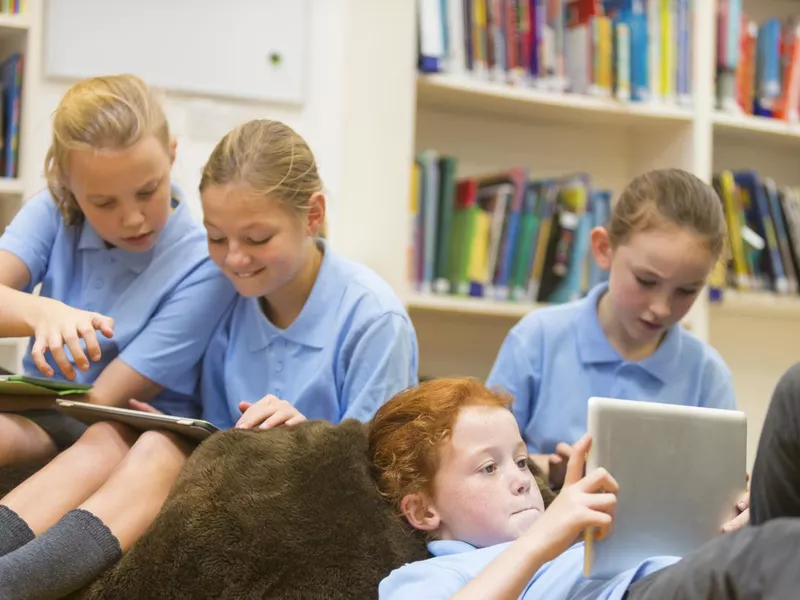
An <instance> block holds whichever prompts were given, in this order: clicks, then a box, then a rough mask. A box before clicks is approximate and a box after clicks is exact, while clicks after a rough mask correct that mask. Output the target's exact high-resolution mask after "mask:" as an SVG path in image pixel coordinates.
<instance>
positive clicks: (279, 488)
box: [74, 420, 428, 600]
mask: <svg viewBox="0 0 800 600" xmlns="http://www.w3.org/2000/svg"><path fill="white" fill-rule="evenodd" d="M366 451H367V440H366V429H365V426H364V425H362V424H361V423H359V422H357V421H352V420H349V421H345V422H343V423H341V424H340V425H336V426H334V425H331V424H329V423H325V422H323V421H310V422H306V423H303V424H301V425H298V426H296V427H292V428H278V429H275V430H270V431H241V430H233V431H227V432H224V433H219V434H216V435H215V436H213V437H211V438H209V439H208V440H207V441H206V442H205V443H203V444H202V445H200V447H198V449H197V450H196V451H195V452H194V454H193V455H192V457H191V459H190V460H189V462H188V463H187V465H186V468H185V469H184V471H183V473H182V474H181V477H180V478H179V480H178V481H177V482H176V484H175V487H174V488H173V490H172V493H171V494H170V497H169V498H168V499H167V502H166V504H165V505H164V508H163V510H162V511H161V513H160V514H159V516H158V518H157V519H156V521H155V522H154V523H153V525H152V526H151V527H150V529H149V530H148V531H147V532H146V534H145V535H144V537H143V538H142V539H141V540H140V541H139V542H138V543H137V544H136V545H135V546H134V547H133V548H132V549H131V551H130V552H128V554H126V555H125V556H124V557H123V558H122V560H121V561H120V562H119V563H118V564H117V565H116V566H114V567H113V568H111V569H110V570H109V571H107V572H106V573H105V574H104V575H103V576H101V577H100V578H99V579H98V580H97V581H95V582H94V584H92V585H90V586H89V587H88V588H87V589H86V590H84V591H83V592H82V593H80V594H77V595H76V596H74V597H75V598H82V599H84V600H89V599H91V600H97V599H100V598H103V599H106V598H107V599H112V598H113V599H114V600H126V599H130V600H134V599H136V600H146V599H148V598H159V599H168V598H193V599H199V598H214V599H225V598H230V599H234V598H236V599H240V598H282V599H286V600H292V599H301V598H302V599H309V600H311V599H316V598H319V599H320V600H321V599H323V598H325V599H326V600H337V599H342V600H344V599H347V600H358V599H360V598H365V599H366V598H369V599H374V598H376V597H377V586H378V583H379V582H380V580H381V579H382V578H384V577H385V576H386V575H388V574H389V572H390V571H391V570H392V569H394V568H396V567H399V566H401V565H403V564H404V563H405V562H410V561H414V560H419V559H423V558H427V556H428V553H427V550H426V548H425V544H424V541H423V539H422V537H421V536H419V535H418V534H416V533H412V532H411V531H410V530H409V528H408V527H406V526H405V525H404V524H402V523H401V522H400V521H399V520H398V519H397V518H395V517H394V516H393V515H392V512H391V510H390V509H389V507H388V506H387V505H386V504H385V503H384V502H383V501H382V500H381V498H380V496H379V495H378V493H377V491H376V489H375V487H374V484H373V482H372V479H371V478H370V476H369V470H368V460H367V454H366ZM131 501H132V502H135V501H136V499H135V498H132V499H131Z"/></svg>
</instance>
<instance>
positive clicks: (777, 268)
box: [710, 171, 800, 300]
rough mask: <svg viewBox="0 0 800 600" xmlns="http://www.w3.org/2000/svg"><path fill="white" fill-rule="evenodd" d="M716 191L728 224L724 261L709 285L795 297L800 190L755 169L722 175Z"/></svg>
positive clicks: (799, 268)
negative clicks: (764, 291) (782, 184)
mask: <svg viewBox="0 0 800 600" xmlns="http://www.w3.org/2000/svg"><path fill="white" fill-rule="evenodd" d="M714 187H715V189H716V190H717V193H718V194H719V196H720V198H721V199H722V203H723V207H724V209H725V218H726V220H727V224H728V232H729V236H728V240H729V244H728V248H727V252H726V256H725V260H724V261H722V262H721V263H720V264H721V267H720V269H719V270H718V272H717V273H715V277H714V278H713V279H712V281H711V282H710V284H711V285H710V288H711V294H712V296H711V298H712V300H713V299H720V298H722V296H723V295H724V289H725V288H732V289H737V290H745V291H748V290H767V291H772V292H775V293H778V294H797V293H798V290H800V287H798V282H800V188H797V187H782V186H779V185H777V184H776V183H775V181H774V180H772V179H771V178H769V177H761V176H760V175H759V174H758V173H757V172H756V171H721V172H720V173H718V174H716V175H715V176H714Z"/></svg>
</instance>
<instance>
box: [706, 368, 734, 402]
mask: <svg viewBox="0 0 800 600" xmlns="http://www.w3.org/2000/svg"><path fill="white" fill-rule="evenodd" d="M709 363H710V364H709V370H708V375H707V376H706V381H707V382H708V383H707V385H706V386H705V389H706V390H708V392H707V393H705V394H704V397H703V398H702V399H701V403H702V406H706V407H708V408H724V409H727V410H736V393H735V392H734V389H733V376H732V375H731V372H730V369H728V367H727V366H726V365H725V363H724V362H723V360H722V357H720V356H714V357H711V358H710V359H709Z"/></svg>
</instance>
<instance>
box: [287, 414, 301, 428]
mask: <svg viewBox="0 0 800 600" xmlns="http://www.w3.org/2000/svg"><path fill="white" fill-rule="evenodd" d="M305 420H306V417H305V415H303V414H301V413H299V412H298V413H297V414H295V415H294V416H293V417H292V418H291V419H289V420H288V421H286V423H284V425H286V426H287V427H291V426H292V425H297V424H298V423H302V422H303V421H305Z"/></svg>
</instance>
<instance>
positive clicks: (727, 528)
mask: <svg viewBox="0 0 800 600" xmlns="http://www.w3.org/2000/svg"><path fill="white" fill-rule="evenodd" d="M749 522H750V509H749V508H746V509H745V510H744V512H742V514H740V515H738V516H737V517H734V518H733V519H731V520H730V521H728V522H727V523H725V524H724V525H723V526H722V532H723V533H730V532H731V531H736V530H737V529H741V528H742V527H744V526H745V525H747V524H748V523H749Z"/></svg>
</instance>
